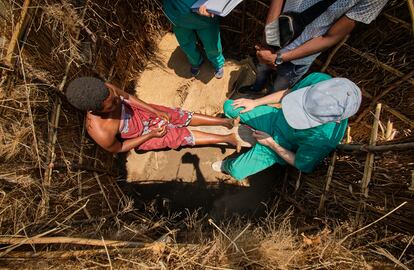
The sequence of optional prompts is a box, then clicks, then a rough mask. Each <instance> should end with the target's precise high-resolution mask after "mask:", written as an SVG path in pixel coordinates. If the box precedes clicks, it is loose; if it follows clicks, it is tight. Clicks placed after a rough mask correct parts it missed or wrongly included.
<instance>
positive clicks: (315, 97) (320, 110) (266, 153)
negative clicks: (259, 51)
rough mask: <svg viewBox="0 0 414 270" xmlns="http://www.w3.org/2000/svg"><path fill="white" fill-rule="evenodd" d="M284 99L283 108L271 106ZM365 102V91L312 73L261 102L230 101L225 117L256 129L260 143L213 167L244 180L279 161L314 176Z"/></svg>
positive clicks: (348, 81) (350, 84) (352, 84)
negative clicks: (289, 87)
mask: <svg viewBox="0 0 414 270" xmlns="http://www.w3.org/2000/svg"><path fill="white" fill-rule="evenodd" d="M280 101H281V106H282V107H281V109H279V108H275V107H274V106H269V105H273V104H278V103H279V102H280ZM360 104H361V91H360V89H359V88H358V87H357V86H356V85H355V84H354V83H353V82H351V81H350V80H348V79H345V78H331V77H330V76H329V75H327V74H324V73H312V74H310V75H309V76H307V77H306V78H304V79H303V80H301V81H300V82H299V83H297V84H296V85H295V86H294V87H293V88H292V90H291V91H290V90H284V91H280V92H276V93H273V94H271V95H269V96H265V97H263V98H259V99H237V100H234V101H233V100H228V101H226V103H225V104H224V112H225V113H226V116H228V117H231V118H236V117H239V116H240V120H241V122H243V123H246V124H247V125H249V126H250V127H252V128H253V129H254V130H255V131H254V133H253V136H254V137H255V138H256V139H257V142H258V143H257V144H256V145H254V146H253V148H252V149H250V150H249V151H248V152H246V153H243V154H242V155H240V156H239V157H237V158H235V159H229V160H225V161H218V162H215V163H213V169H215V170H221V171H225V172H227V173H229V174H230V175H232V176H233V177H234V178H236V179H238V180H241V179H243V178H245V177H247V176H249V175H252V174H255V173H257V172H259V171H262V170H264V169H266V168H268V167H270V166H271V165H273V164H275V163H279V164H281V165H286V164H290V165H292V166H295V167H296V168H298V169H299V170H301V171H303V172H311V171H312V170H313V169H314V168H315V166H316V165H317V164H318V163H319V162H320V161H321V160H322V159H323V158H325V157H326V156H327V155H328V154H329V153H330V152H331V151H332V150H334V149H335V147H336V146H337V145H338V144H339V143H340V141H341V140H342V137H343V136H344V134H345V130H346V126H347V123H348V120H347V118H349V117H351V116H352V115H354V114H355V113H356V112H357V111H358V109H359V106H360Z"/></svg>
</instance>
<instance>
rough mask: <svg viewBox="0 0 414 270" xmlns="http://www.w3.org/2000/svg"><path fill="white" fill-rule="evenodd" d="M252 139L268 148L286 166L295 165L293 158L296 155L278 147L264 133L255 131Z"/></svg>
mask: <svg viewBox="0 0 414 270" xmlns="http://www.w3.org/2000/svg"><path fill="white" fill-rule="evenodd" d="M253 137H255V138H256V140H257V142H258V143H260V144H263V145H265V146H268V147H269V148H270V149H272V150H273V151H274V152H275V153H276V154H278V155H279V156H280V157H281V158H283V160H284V161H286V162H287V163H288V164H290V165H292V166H294V165H295V157H296V154H295V153H293V152H292V151H290V150H287V149H286V148H284V147H282V146H280V145H279V144H278V143H277V142H275V140H274V139H273V138H272V137H271V136H270V135H269V134H267V133H266V132H263V131H259V130H256V131H255V132H254V133H253Z"/></svg>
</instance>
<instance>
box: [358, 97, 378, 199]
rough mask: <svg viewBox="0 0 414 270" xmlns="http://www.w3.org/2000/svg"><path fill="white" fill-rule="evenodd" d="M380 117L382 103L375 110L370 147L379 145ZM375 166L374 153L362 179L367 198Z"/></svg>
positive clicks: (367, 161) (368, 159) (368, 160)
mask: <svg viewBox="0 0 414 270" xmlns="http://www.w3.org/2000/svg"><path fill="white" fill-rule="evenodd" d="M380 115H381V103H378V104H377V107H376V108H375V118H374V123H373V125H372V130H371V138H370V140H369V145H370V146H375V145H376V144H377V138H378V125H379V122H380ZM373 164H374V153H368V154H367V160H366V162H365V168H364V176H363V178H362V193H363V194H364V196H365V197H368V185H369V182H370V181H371V176H372V171H373Z"/></svg>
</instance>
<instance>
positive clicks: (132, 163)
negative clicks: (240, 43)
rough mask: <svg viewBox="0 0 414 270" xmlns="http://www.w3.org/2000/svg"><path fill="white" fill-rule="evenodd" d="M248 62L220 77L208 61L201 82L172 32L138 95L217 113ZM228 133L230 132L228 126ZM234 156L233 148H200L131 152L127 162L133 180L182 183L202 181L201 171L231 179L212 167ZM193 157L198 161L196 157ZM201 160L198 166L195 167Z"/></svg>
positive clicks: (229, 64) (213, 177) (211, 178)
mask: <svg viewBox="0 0 414 270" xmlns="http://www.w3.org/2000/svg"><path fill="white" fill-rule="evenodd" d="M242 65H243V64H241V63H238V62H235V61H232V60H227V61H226V64H225V68H224V70H225V73H224V77H223V78H222V79H216V78H215V77H214V69H213V67H212V66H211V64H210V63H209V62H208V61H205V62H204V64H203V65H202V68H201V72H200V75H199V76H197V78H194V77H191V76H190V65H189V63H188V61H187V59H186V57H185V55H184V53H183V52H182V51H181V49H180V48H179V47H178V44H177V41H176V39H175V36H174V35H173V34H167V35H165V36H164V38H163V39H162V40H161V42H160V44H159V58H158V59H157V61H156V62H153V63H151V64H150V65H149V66H148V67H147V69H146V70H145V71H144V72H143V73H142V74H141V77H140V78H139V80H138V83H137V88H136V93H137V96H138V97H139V98H140V99H142V100H144V101H146V102H149V103H154V104H160V105H165V106H170V107H182V108H184V109H187V110H191V111H194V112H197V113H203V114H207V115H217V114H220V113H222V108H223V103H224V101H225V100H226V99H227V96H228V95H229V94H231V93H230V92H231V90H232V88H233V86H234V84H235V82H236V81H237V82H239V81H240V79H239V81H238V78H239V75H240V72H241V66H242ZM224 129H225V128H224ZM233 153H234V149H233V148H231V147H224V146H223V147H202V148H201V147H200V148H193V149H191V148H184V149H181V150H178V151H177V150H169V151H157V152H147V153H139V154H137V153H133V152H131V153H130V154H129V155H128V158H127V171H128V179H129V180H130V181H148V180H150V181H151V180H159V181H168V180H173V179H174V180H175V179H181V180H183V181H185V182H192V181H196V180H197V170H200V172H199V173H201V174H202V175H203V177H204V179H205V181H207V182H208V181H217V179H223V178H228V177H227V176H226V175H223V174H221V173H217V172H214V171H213V170H212V169H211V163H212V162H214V161H216V160H220V159H223V158H225V157H227V156H229V155H231V154H233ZM190 156H191V157H192V158H190ZM195 160H197V163H198V168H196V166H194V163H195Z"/></svg>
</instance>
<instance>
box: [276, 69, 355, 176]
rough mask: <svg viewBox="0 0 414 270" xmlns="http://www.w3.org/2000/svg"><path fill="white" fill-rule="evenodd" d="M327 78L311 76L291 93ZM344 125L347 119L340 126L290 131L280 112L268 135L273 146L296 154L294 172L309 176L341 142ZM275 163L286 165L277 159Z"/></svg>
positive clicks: (320, 75)
mask: <svg viewBox="0 0 414 270" xmlns="http://www.w3.org/2000/svg"><path fill="white" fill-rule="evenodd" d="M330 78H331V76H329V75H327V74H324V73H312V74H310V75H309V76H307V77H306V78H304V79H303V80H301V81H300V82H299V83H297V84H296V85H295V86H294V87H293V88H292V92H293V91H295V90H298V89H300V88H303V87H307V86H310V85H313V84H316V83H318V82H321V81H324V80H327V79H330ZM338 91H340V90H338ZM347 124H348V119H345V120H342V121H341V122H340V123H335V122H331V123H326V124H323V125H320V126H317V127H313V128H309V129H294V128H292V127H291V126H289V124H288V123H287V122H286V119H285V116H284V115H283V113H282V110H280V113H278V117H277V119H276V122H275V123H274V133H273V134H272V135H273V138H274V139H275V141H276V142H277V143H279V144H280V145H281V146H283V147H285V148H287V149H289V150H291V151H293V152H295V153H296V155H295V167H296V168H298V169H299V170H301V171H303V172H311V171H312V170H313V169H314V168H315V166H316V165H317V164H318V163H319V162H320V161H321V160H322V159H323V158H324V157H326V156H327V155H328V154H329V153H330V152H331V151H332V150H334V149H335V148H336V146H337V145H338V144H339V143H340V142H341V140H342V138H343V136H344V134H345V130H346V127H347ZM279 163H284V164H286V162H285V161H284V160H283V159H282V158H280V157H279Z"/></svg>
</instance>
